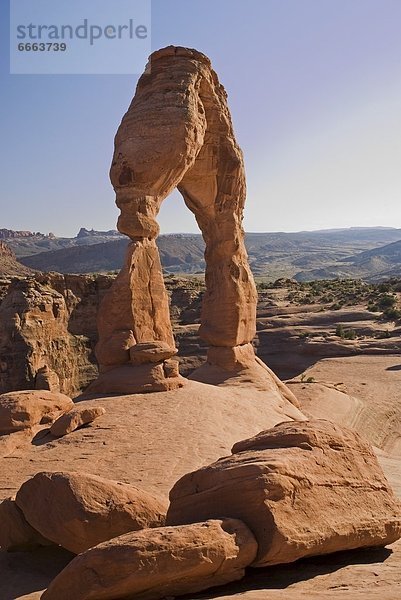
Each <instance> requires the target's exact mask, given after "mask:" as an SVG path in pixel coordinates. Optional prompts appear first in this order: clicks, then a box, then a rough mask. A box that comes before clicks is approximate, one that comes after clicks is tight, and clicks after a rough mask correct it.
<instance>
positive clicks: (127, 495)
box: [16, 472, 166, 554]
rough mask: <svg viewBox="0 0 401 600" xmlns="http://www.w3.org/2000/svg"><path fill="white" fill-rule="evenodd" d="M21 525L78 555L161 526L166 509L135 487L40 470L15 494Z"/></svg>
mask: <svg viewBox="0 0 401 600" xmlns="http://www.w3.org/2000/svg"><path fill="white" fill-rule="evenodd" d="M16 504H17V506H18V508H20V510H21V511H22V512H23V514H24V517H25V519H26V521H27V522H28V523H29V524H30V525H31V526H32V527H33V528H34V529H35V530H36V531H38V532H39V533H40V534H41V535H42V536H44V537H45V538H46V539H49V540H51V541H53V542H54V543H55V544H57V545H59V546H62V547H63V548H65V549H66V550H70V552H74V553H75V554H78V553H79V552H84V551H85V550H87V549H88V548H91V547H92V546H95V545H96V544H99V543H100V542H103V541H106V540H109V539H111V538H113V537H116V536H118V535H122V534H123V533H127V532H129V531H137V530H138V529H142V528H147V527H158V526H160V525H163V524H164V521H165V513H166V506H165V503H164V501H162V500H160V499H159V498H157V497H156V496H153V495H152V494H149V493H148V492H145V491H143V490H140V489H138V488H136V487H134V486H131V485H127V484H124V483H117V482H115V481H110V480H107V479H103V478H101V477H97V476H96V475H89V474H87V473H71V472H59V473H50V472H48V473H47V472H41V473H37V474H36V475H35V476H34V477H32V478H31V479H28V481H26V482H25V483H24V484H22V486H21V488H20V489H19V491H18V492H17V495H16Z"/></svg>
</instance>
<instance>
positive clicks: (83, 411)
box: [50, 405, 106, 437]
mask: <svg viewBox="0 0 401 600" xmlns="http://www.w3.org/2000/svg"><path fill="white" fill-rule="evenodd" d="M105 413H106V409H105V408H103V407H102V406H91V407H89V408H85V407H81V406H79V405H78V406H75V407H74V408H73V409H71V410H70V411H68V412H67V413H65V414H64V415H61V417H59V418H58V419H56V420H55V421H54V423H53V424H52V426H51V427H50V433H51V434H52V435H54V436H55V437H62V436H64V435H67V434H68V433H72V432H73V431H75V430H76V429H79V427H83V426H84V425H88V424H89V423H93V421H95V419H98V418H99V417H101V416H102V415H104V414H105Z"/></svg>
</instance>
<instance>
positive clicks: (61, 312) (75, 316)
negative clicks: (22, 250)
mask: <svg viewBox="0 0 401 600" xmlns="http://www.w3.org/2000/svg"><path fill="white" fill-rule="evenodd" d="M112 279H113V278H112V277H108V276H102V275H100V276H96V277H93V276H92V277H91V276H84V275H64V276H63V275H58V274H55V273H52V274H49V275H35V277H30V278H26V279H23V280H16V281H13V282H12V283H11V284H9V285H8V290H7V293H6V295H5V297H4V299H3V301H2V302H1V304H0V357H1V358H0V393H2V392H9V391H12V390H21V389H47V390H51V391H61V392H63V393H65V394H68V395H73V394H76V393H77V392H78V391H80V390H81V389H83V388H85V387H86V386H87V385H88V383H89V382H90V381H93V379H95V377H96V376H97V372H98V371H97V367H96V365H95V364H94V363H95V357H94V353H93V350H94V347H95V344H96V341H97V331H96V313H97V309H98V306H99V303H100V301H101V299H102V297H103V295H104V292H105V290H106V289H108V288H109V287H110V285H111V281H112Z"/></svg>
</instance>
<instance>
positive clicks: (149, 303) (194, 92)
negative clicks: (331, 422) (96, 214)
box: [88, 46, 292, 397]
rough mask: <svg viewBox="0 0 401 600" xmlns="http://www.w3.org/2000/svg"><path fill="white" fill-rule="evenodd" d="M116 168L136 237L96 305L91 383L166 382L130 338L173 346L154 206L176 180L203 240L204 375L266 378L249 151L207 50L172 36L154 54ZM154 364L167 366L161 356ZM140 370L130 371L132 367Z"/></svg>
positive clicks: (127, 227) (124, 127) (126, 226)
mask: <svg viewBox="0 0 401 600" xmlns="http://www.w3.org/2000/svg"><path fill="white" fill-rule="evenodd" d="M110 177H111V182H112V184H113V187H114V189H115V192H116V204H117V206H118V208H119V209H120V211H121V214H120V216H119V219H118V223H117V227H118V230H119V231H120V232H121V233H124V234H126V235H127V236H129V237H130V239H131V242H130V244H129V247H128V251H127V255H126V261H125V265H124V267H123V269H122V270H121V272H120V274H119V275H118V277H117V279H116V280H115V282H114V283H113V286H112V288H111V290H110V292H109V293H108V294H107V295H106V297H105V299H104V301H103V303H102V305H101V307H100V310H99V316H98V329H99V343H98V346H97V350H96V353H97V357H98V360H99V363H100V377H99V379H98V381H97V382H96V383H95V385H94V386H93V387H92V386H91V387H90V388H89V390H88V391H89V392H96V393H99V392H105V393H107V392H116V391H118V392H119V393H123V392H124V387H125V388H126V389H125V392H126V393H130V392H133V391H135V392H138V391H155V390H160V389H163V381H162V380H161V377H163V375H162V374H163V370H160V372H157V373H156V372H154V369H153V368H149V369H148V370H147V371H146V374H145V375H144V374H143V372H140V371H138V370H137V366H136V365H135V363H133V361H132V357H133V356H134V355H135V354H134V351H133V350H132V348H134V347H135V345H136V344H142V343H146V344H147V343H153V344H154V343H161V344H165V345H166V346H167V347H168V348H171V349H174V347H175V345H174V339H173V334H172V329H171V324H170V316H169V307H168V297H167V294H166V290H165V287H164V283H163V278H162V274H161V265H160V258H159V252H158V249H157V246H156V242H155V238H156V237H157V235H158V233H159V226H158V224H157V221H156V217H157V214H158V212H159V209H160V206H161V203H162V202H163V200H164V199H165V198H166V197H167V196H168V195H169V194H170V193H171V192H172V191H173V189H174V188H178V190H179V191H180V192H181V194H182V196H183V198H184V201H185V203H186V205H187V207H188V208H189V209H190V210H191V211H192V212H193V213H194V215H195V218H196V221H197V223H198V225H199V227H200V229H201V232H202V235H203V238H204V240H205V244H206V249H205V262H206V276H205V278H206V292H205V294H204V297H203V304H202V317H201V326H200V336H201V338H202V339H203V340H204V341H206V342H207V344H209V345H210V351H209V353H208V363H207V365H208V366H206V367H203V368H202V371H201V373H200V374H199V380H201V381H207V380H208V377H209V379H210V380H211V381H213V382H218V383H220V382H223V383H224V381H225V380H227V379H229V378H230V377H231V376H234V377H237V376H238V372H239V371H241V372H244V373H246V375H244V377H245V379H248V380H249V379H250V378H251V377H253V376H254V375H257V376H258V377H259V379H262V380H265V381H268V382H269V383H270V379H271V377H270V373H269V372H268V371H267V370H266V369H264V368H263V366H262V365H260V364H259V363H258V362H256V361H255V355H254V352H253V349H252V346H251V345H250V342H251V341H252V339H253V337H254V335H255V332H256V302H257V294H256V287H255V283H254V280H253V276H252V273H251V271H250V268H249V264H248V257H247V253H246V249H245V245H244V232H243V229H242V218H243V209H244V203H245V193H246V186H245V171H244V163H243V157H242V152H241V150H240V148H239V146H238V144H237V142H236V139H235V136H234V132H233V127H232V123H231V116H230V112H229V109H228V105H227V94H226V92H225V90H224V88H223V86H222V85H221V84H220V82H219V80H218V77H217V75H216V73H215V72H214V71H213V69H212V68H211V64H210V61H209V59H208V58H207V57H206V56H205V55H204V54H202V53H200V52H197V51H196V50H191V49H188V48H181V47H174V46H169V47H167V48H164V49H162V50H158V51H157V52H154V53H153V54H152V55H151V56H150V60H149V64H148V67H147V69H146V70H145V72H144V74H143V75H142V77H141V78H140V79H139V82H138V85H137V89H136V93H135V97H134V99H133V100H132V102H131V105H130V107H129V109H128V111H127V113H126V114H125V116H124V117H123V120H122V122H121V125H120V127H119V129H118V131H117V135H116V138H115V151H114V156H113V161H112V165H111V171H110ZM116 346H117V348H116ZM243 347H245V348H246V351H245V352H243V351H242V348H243ZM227 349H229V351H230V352H231V353H232V354H233V355H234V356H235V364H236V368H235V371H234V372H231V371H230V370H227V360H226V355H227ZM130 357H131V358H130ZM242 359H244V360H242ZM149 362H150V360H149ZM158 364H159V365H160V367H161V368H162V366H163V359H162V358H160V361H159V363H158ZM209 366H210V367H211V370H210V374H209V375H208V367H209ZM216 369H217V370H218V371H219V372H218V373H217V380H216ZM134 372H137V373H138V375H137V376H135V377H134V376H133V375H130V373H134ZM164 376H165V377H166V384H165V389H172V387H173V386H174V385H177V386H179V385H182V379H181V378H180V377H179V376H171V375H170V376H168V375H167V373H166V372H164ZM152 377H155V387H154V388H153V390H152V386H151V385H149V380H151V379H152ZM193 377H194V378H195V379H196V378H197V374H195V375H194V376H193ZM134 379H135V381H136V385H135V386H134V388H133V380H134ZM117 380H118V381H119V387H118V389H117V388H116V381H117ZM142 382H143V385H142ZM141 386H142V389H141ZM288 396H289V397H292V395H291V393H290V392H288Z"/></svg>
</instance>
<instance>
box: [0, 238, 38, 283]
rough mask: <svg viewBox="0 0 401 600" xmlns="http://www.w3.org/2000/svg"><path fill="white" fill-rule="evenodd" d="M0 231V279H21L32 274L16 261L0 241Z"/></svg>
mask: <svg viewBox="0 0 401 600" xmlns="http://www.w3.org/2000/svg"><path fill="white" fill-rule="evenodd" d="M1 231H2V230H0V277H23V276H24V275H29V274H30V273H32V272H33V271H32V269H30V268H29V267H26V266H25V265H22V264H21V263H20V262H18V261H17V258H16V256H15V254H14V252H13V251H12V249H11V248H10V247H9V246H8V245H7V244H6V243H5V242H3V241H1Z"/></svg>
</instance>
